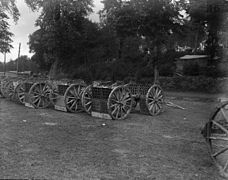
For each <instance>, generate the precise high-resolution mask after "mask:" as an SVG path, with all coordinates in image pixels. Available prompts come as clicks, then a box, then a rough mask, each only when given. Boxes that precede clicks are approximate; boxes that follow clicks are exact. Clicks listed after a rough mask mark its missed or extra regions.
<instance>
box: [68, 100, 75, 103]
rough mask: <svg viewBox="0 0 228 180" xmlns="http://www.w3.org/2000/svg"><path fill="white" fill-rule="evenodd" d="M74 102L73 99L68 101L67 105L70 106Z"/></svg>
mask: <svg viewBox="0 0 228 180" xmlns="http://www.w3.org/2000/svg"><path fill="white" fill-rule="evenodd" d="M74 101H75V100H74V99H71V100H70V101H67V104H71V103H72V102H74Z"/></svg>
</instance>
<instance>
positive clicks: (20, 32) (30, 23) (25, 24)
mask: <svg viewBox="0 0 228 180" xmlns="http://www.w3.org/2000/svg"><path fill="white" fill-rule="evenodd" d="M93 1H94V13H93V14H91V15H90V19H92V21H95V22H98V21H99V15H98V14H97V12H98V11H99V10H100V9H102V7H103V4H102V3H101V2H100V1H101V0H93ZM17 7H18V9H19V11H20V14H21V16H20V18H19V21H18V22H17V24H15V23H14V22H11V23H10V24H11V28H10V29H11V32H12V33H13V34H14V36H13V38H12V39H13V43H12V45H13V47H14V48H13V49H11V52H10V53H9V54H7V56H6V57H7V60H6V61H7V62H8V61H10V60H11V59H12V60H15V59H16V58H17V57H18V49H19V43H21V53H20V54H21V55H27V56H29V57H31V56H32V54H31V53H29V46H28V44H27V43H28V41H29V38H28V36H29V34H32V33H33V32H34V31H35V30H36V29H38V28H37V27H35V26H34V24H35V20H36V19H37V17H38V16H39V13H37V12H32V11H31V10H30V9H29V8H28V7H27V5H26V4H25V2H24V0H17ZM0 61H1V62H3V54H0Z"/></svg>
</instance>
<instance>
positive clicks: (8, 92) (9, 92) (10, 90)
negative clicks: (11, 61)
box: [5, 81, 15, 100]
mask: <svg viewBox="0 0 228 180" xmlns="http://www.w3.org/2000/svg"><path fill="white" fill-rule="evenodd" d="M5 96H6V98H7V99H9V100H13V99H14V97H15V88H14V83H13V81H9V82H8V83H7V84H6V86H5Z"/></svg>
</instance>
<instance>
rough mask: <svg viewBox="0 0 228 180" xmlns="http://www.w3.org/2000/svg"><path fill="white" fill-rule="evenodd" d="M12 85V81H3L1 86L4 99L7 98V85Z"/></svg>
mask: <svg viewBox="0 0 228 180" xmlns="http://www.w3.org/2000/svg"><path fill="white" fill-rule="evenodd" d="M9 83H10V81H3V82H2V85H1V93H2V96H3V97H7V85H8V84H9Z"/></svg>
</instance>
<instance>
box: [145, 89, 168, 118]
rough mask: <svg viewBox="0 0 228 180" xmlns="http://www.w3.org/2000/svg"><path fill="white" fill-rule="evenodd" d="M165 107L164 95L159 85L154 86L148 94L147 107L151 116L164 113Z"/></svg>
mask: <svg viewBox="0 0 228 180" xmlns="http://www.w3.org/2000/svg"><path fill="white" fill-rule="evenodd" d="M163 105H164V94H163V91H162V89H161V87H160V86H159V85H156V84H154V85H153V86H151V87H150V89H149V90H148V92H147V94H146V106H147V108H148V111H149V113H150V115H152V116H156V115H158V114H159V113H161V112H162V110H163Z"/></svg>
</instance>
